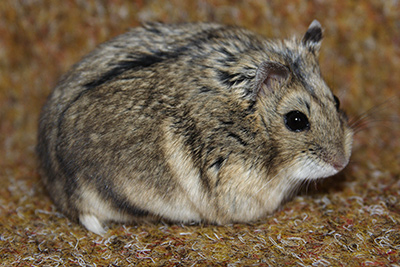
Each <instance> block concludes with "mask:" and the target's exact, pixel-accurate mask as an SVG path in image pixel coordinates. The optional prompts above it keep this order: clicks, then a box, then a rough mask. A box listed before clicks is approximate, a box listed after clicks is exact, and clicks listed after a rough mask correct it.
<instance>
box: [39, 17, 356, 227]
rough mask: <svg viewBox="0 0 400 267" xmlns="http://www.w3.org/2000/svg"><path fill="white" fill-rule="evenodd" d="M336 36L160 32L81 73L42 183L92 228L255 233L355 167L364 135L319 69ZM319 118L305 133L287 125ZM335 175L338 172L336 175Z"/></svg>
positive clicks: (42, 129)
mask: <svg viewBox="0 0 400 267" xmlns="http://www.w3.org/2000/svg"><path fill="white" fill-rule="evenodd" d="M321 38H322V31H321V28H320V25H319V23H318V22H316V21H314V22H313V23H312V24H311V25H310V28H309V30H308V31H307V33H306V34H305V36H304V37H303V39H295V38H293V39H290V40H283V41H279V40H276V41H271V40H268V39H265V38H263V37H261V36H259V35H256V34H254V33H251V32H249V31H247V30H244V29H241V28H237V27H229V26H221V25H217V24H206V23H196V24H180V25H163V24H146V25H144V26H143V27H140V28H136V29H133V30H131V31H129V32H128V33H126V34H123V35H120V36H118V37H116V38H115V39H113V40H111V41H109V42H107V43H104V44H102V45H100V46H99V47H98V48H97V49H96V50H94V51H93V52H92V53H90V54H89V55H88V56H86V57H85V58H84V59H83V60H82V61H81V62H79V63H78V64H76V65H75V66H74V67H73V68H72V70H71V71H70V72H69V73H67V74H66V75H65V76H64V77H63V78H62V79H61V81H60V82H59V84H58V85H57V87H56V88H55V89H54V91H53V92H52V94H51V95H50V96H49V98H48V100H47V103H46V104H45V106H44V108H43V110H42V113H41V119H40V126H39V135H38V147H37V150H38V154H39V158H40V160H41V171H42V176H43V179H44V181H45V184H46V186H47V189H48V191H49V193H50V195H51V197H52V199H53V200H54V202H55V203H56V205H57V206H58V207H59V208H60V209H61V211H62V212H63V213H65V214H66V215H67V216H68V217H69V218H71V219H73V220H80V221H81V223H83V224H84V225H85V226H86V227H87V228H88V229H90V230H92V231H94V232H97V233H100V234H101V233H103V232H104V230H103V228H102V226H101V225H102V223H103V222H105V221H108V220H115V221H130V220H133V219H135V218H137V217H141V216H147V215H149V216H157V217H164V218H167V219H169V220H173V221H183V222H187V221H206V222H211V223H228V222H236V221H243V222H246V221H251V220H255V219H257V218H260V217H262V216H264V215H265V214H267V213H269V212H272V211H273V210H274V209H276V207H278V206H279V204H280V203H281V201H282V199H283V198H284V197H285V196H286V195H287V194H289V193H290V192H291V191H292V190H294V189H295V188H296V187H297V186H298V184H299V183H301V182H302V181H304V180H306V179H313V178H318V177H325V176H329V175H333V174H334V173H336V172H337V171H339V170H341V169H342V168H344V167H345V165H346V164H347V162H348V160H349V157H350V150H351V142H352V131H351V129H350V128H349V126H348V125H347V119H346V118H345V116H344V114H343V112H342V111H340V110H337V108H336V106H335V103H336V102H335V99H334V96H333V94H332V93H331V91H330V90H329V88H328V87H327V86H326V84H325V83H324V81H323V79H322V77H321V75H320V70H319V66H318V61H317V55H318V51H319V46H320V41H321ZM293 110H297V111H300V112H301V113H303V114H306V116H307V118H308V120H309V124H310V127H309V129H306V130H302V131H299V132H294V131H292V130H289V128H288V127H287V126H285V119H286V117H285V116H286V114H288V112H290V111H293ZM331 167H332V168H331Z"/></svg>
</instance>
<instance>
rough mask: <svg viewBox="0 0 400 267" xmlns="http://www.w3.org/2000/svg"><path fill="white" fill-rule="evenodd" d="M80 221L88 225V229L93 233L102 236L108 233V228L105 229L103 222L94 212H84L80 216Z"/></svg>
mask: <svg viewBox="0 0 400 267" xmlns="http://www.w3.org/2000/svg"><path fill="white" fill-rule="evenodd" d="M79 221H80V222H81V224H83V225H84V226H85V227H86V229H88V230H89V231H91V232H93V233H96V234H98V235H101V236H103V235H104V234H105V233H106V230H105V229H104V227H103V225H102V223H101V222H100V221H99V219H98V218H97V217H96V216H95V215H93V214H82V215H80V216H79Z"/></svg>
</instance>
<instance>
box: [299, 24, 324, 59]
mask: <svg viewBox="0 0 400 267" xmlns="http://www.w3.org/2000/svg"><path fill="white" fill-rule="evenodd" d="M321 41H322V27H321V23H319V22H318V20H314V21H313V22H311V24H310V26H309V27H308V30H307V32H306V33H305V34H304V36H303V40H302V43H303V45H305V46H306V47H308V50H309V51H310V52H315V53H317V54H318V52H319V49H320V48H321Z"/></svg>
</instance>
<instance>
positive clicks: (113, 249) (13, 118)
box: [0, 0, 400, 266]
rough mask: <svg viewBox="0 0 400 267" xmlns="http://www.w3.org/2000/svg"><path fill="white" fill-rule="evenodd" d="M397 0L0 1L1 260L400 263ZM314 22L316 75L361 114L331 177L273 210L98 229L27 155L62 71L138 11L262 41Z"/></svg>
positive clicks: (135, 18)
mask: <svg viewBox="0 0 400 267" xmlns="http://www.w3.org/2000/svg"><path fill="white" fill-rule="evenodd" d="M399 5H400V4H399V2H398V1H383V0H382V1H359V2H357V1H339V0H337V1H292V2H290V3H288V2H287V1H261V0H260V1H257V0H252V1H227V0H226V1H223V0H216V1H211V0H209V1H207V0H203V1H200V0H197V1H179V0H175V1H144V0H143V1H118V0H117V1H100V0H99V1H94V0H93V1H57V2H56V1H39V0H36V1H22V0H21V1H13V0H2V1H1V2H0V262H1V264H2V265H4V266H43V265H49V266H57V265H59V266H62V265H66V266H107V265H109V266H126V265H135V264H138V265H142V266H145V265H154V264H156V265H163V266H190V265H196V266H209V265H216V266H226V265H229V266H251V265H260V266H286V265H295V266H331V265H332V266H349V265H352V266H400V264H399V262H400V253H399V250H400V204H399V200H400V181H399V178H400V166H399V165H400V107H399V106H400V105H399V101H400V73H399V70H400V6H399ZM314 18H316V19H318V20H319V21H320V22H321V24H322V26H323V27H324V29H325V32H324V33H325V39H324V41H323V46H322V50H321V68H322V72H323V74H324V76H325V78H326V80H327V82H328V84H330V86H331V87H332V88H333V91H334V92H335V93H336V94H337V95H338V96H339V97H340V99H341V102H342V106H343V107H344V109H345V110H346V111H347V112H348V114H349V117H350V118H353V119H354V118H358V117H359V116H361V117H363V118H364V115H365V114H366V117H365V118H364V119H363V120H362V122H361V125H360V126H361V128H362V131H360V132H358V133H357V135H356V136H355V143H354V149H353V156H352V159H351V162H350V164H349V166H348V167H347V168H346V169H345V171H344V172H342V173H341V174H339V175H337V176H335V177H331V178H328V179H325V180H323V181H321V182H318V183H316V184H311V185H310V186H309V187H308V189H305V190H303V191H302V192H300V194H299V195H298V196H296V197H294V198H293V199H292V200H290V201H288V202H287V203H286V204H285V205H283V206H282V208H281V209H280V210H279V211H277V212H276V213H275V214H272V215H270V216H268V217H266V218H265V219H263V220H261V221H259V222H257V223H254V224H235V225H227V226H210V225H200V226H199V225H179V224H176V225H173V224H172V225H171V224H164V223H162V222H160V223H158V224H141V225H121V224H112V225H110V230H109V232H108V234H107V235H106V236H105V237H104V238H102V237H99V236H97V235H95V234H92V233H89V232H88V231H86V230H85V229H84V228H83V227H81V226H80V225H77V224H74V223H71V222H70V221H68V219H66V218H65V217H63V216H62V215H61V214H60V213H58V212H57V210H56V209H55V208H54V206H53V205H52V202H51V201H50V199H49V197H48V196H47V193H46V192H45V190H44V188H43V185H42V184H41V182H40V177H39V175H38V172H37V162H36V157H35V153H34V146H35V142H36V130H37V129H36V128H37V120H38V115H39V111H40V108H41V106H42V104H43V103H44V101H45V99H46V96H47V95H48V94H49V92H50V90H51V89H52V87H53V86H54V85H55V83H56V81H57V80H58V78H59V77H60V75H61V74H62V73H64V72H65V71H66V70H67V69H68V68H69V67H71V65H72V64H73V63H75V62H77V61H78V60H79V58H80V57H82V56H83V55H84V54H86V53H87V52H89V51H90V50H91V49H93V48H94V47H95V46H96V45H97V44H99V43H101V42H103V41H105V40H107V39H109V38H111V37H113V36H115V35H117V34H119V33H122V32H124V31H126V30H127V29H128V28H129V27H133V26H137V25H139V22H140V21H163V22H183V21H216V22H221V23H229V24H238V25H242V26H245V27H247V28H249V29H252V30H254V31H256V32H259V33H261V34H264V35H266V36H270V37H287V36H291V35H292V34H298V35H299V36H301V35H302V34H303V33H304V32H305V30H306V29H307V27H308V25H309V23H310V22H311V21H312V20H313V19H314Z"/></svg>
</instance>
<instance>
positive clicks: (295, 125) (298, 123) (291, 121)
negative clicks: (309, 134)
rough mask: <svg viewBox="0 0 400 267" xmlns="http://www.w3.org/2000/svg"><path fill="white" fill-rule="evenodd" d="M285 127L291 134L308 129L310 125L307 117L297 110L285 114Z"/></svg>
mask: <svg viewBox="0 0 400 267" xmlns="http://www.w3.org/2000/svg"><path fill="white" fill-rule="evenodd" d="M284 119H285V125H286V127H287V128H288V129H289V130H291V131H293V132H302V131H304V130H308V129H310V123H309V122H308V119H307V116H306V115H304V113H301V112H300V111H298V110H293V111H290V112H289V113H287V114H286V115H285V117H284Z"/></svg>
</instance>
